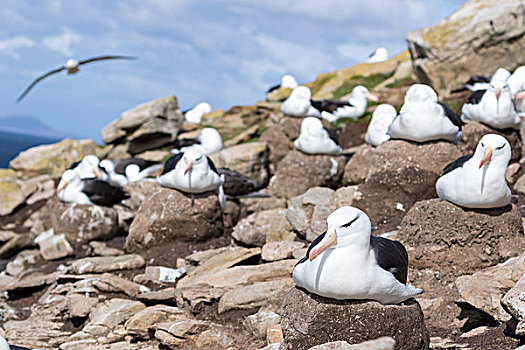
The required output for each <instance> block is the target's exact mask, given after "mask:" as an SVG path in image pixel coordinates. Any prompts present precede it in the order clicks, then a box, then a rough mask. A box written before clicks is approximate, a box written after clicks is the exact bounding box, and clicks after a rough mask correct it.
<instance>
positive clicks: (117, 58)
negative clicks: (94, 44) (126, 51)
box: [78, 56, 137, 66]
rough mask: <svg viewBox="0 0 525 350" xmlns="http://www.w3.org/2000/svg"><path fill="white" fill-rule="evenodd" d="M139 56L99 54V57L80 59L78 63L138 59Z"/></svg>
mask: <svg viewBox="0 0 525 350" xmlns="http://www.w3.org/2000/svg"><path fill="white" fill-rule="evenodd" d="M136 59H137V57H135V56H97V57H91V58H88V59H85V60H82V61H78V65H79V66H80V65H82V64H86V63H91V62H95V61H103V60H136Z"/></svg>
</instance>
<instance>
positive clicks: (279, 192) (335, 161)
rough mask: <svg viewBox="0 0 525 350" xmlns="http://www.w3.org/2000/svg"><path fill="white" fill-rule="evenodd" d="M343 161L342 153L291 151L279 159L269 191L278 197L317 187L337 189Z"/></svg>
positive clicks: (298, 193)
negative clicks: (318, 153)
mask: <svg viewBox="0 0 525 350" xmlns="http://www.w3.org/2000/svg"><path fill="white" fill-rule="evenodd" d="M345 163H346V162H345V158H344V156H328V155H308V154H305V153H302V152H299V151H297V150H292V151H290V152H288V154H287V155H286V157H284V159H283V160H282V161H280V162H279V164H278V166H277V172H276V173H275V175H274V176H273V177H272V178H271V179H270V185H269V188H268V191H269V192H270V193H271V194H272V195H274V196H277V197H282V198H292V197H295V196H298V195H300V194H302V193H304V192H306V190H308V189H309V188H312V187H316V186H322V187H334V188H337V187H338V186H339V185H340V184H341V180H342V178H343V172H344V167H345Z"/></svg>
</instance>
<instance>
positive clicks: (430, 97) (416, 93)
mask: <svg viewBox="0 0 525 350" xmlns="http://www.w3.org/2000/svg"><path fill="white" fill-rule="evenodd" d="M437 101H438V97H437V94H436V92H435V91H434V89H432V87H430V86H428V85H425V84H414V85H412V86H411V87H410V88H409V89H408V91H407V92H406V94H405V103H417V102H433V103H437Z"/></svg>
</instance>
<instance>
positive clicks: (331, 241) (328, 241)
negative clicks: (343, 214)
mask: <svg viewBox="0 0 525 350" xmlns="http://www.w3.org/2000/svg"><path fill="white" fill-rule="evenodd" d="M336 243H337V235H336V233H335V228H333V227H332V226H330V227H329V228H328V231H326V233H325V235H324V238H323V239H322V240H321V242H319V243H317V245H316V246H315V247H313V249H312V250H310V255H309V256H308V259H310V261H312V260H314V259H315V258H316V257H318V256H319V255H320V254H321V253H322V252H324V251H325V250H327V249H328V248H330V247H332V246H334V245H335V244H336Z"/></svg>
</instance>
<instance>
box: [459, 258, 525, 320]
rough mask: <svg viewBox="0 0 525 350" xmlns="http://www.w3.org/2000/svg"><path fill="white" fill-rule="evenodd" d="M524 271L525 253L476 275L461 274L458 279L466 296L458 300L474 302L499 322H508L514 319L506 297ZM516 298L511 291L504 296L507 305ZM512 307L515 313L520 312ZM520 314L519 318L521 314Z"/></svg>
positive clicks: (475, 305)
mask: <svg viewBox="0 0 525 350" xmlns="http://www.w3.org/2000/svg"><path fill="white" fill-rule="evenodd" d="M523 273H525V256H524V255H521V256H519V257H515V258H511V259H509V260H507V261H505V262H504V263H501V264H498V265H496V266H492V267H489V268H486V269H484V270H480V271H477V272H475V273H474V274H472V275H465V276H460V277H458V278H457V279H456V282H455V283H456V287H457V288H458V291H459V294H460V295H461V298H462V299H460V300H458V301H459V302H464V303H468V304H470V305H472V306H473V307H474V308H476V309H478V310H481V311H483V312H485V313H487V314H489V315H490V316H492V317H493V318H494V319H495V320H497V321H500V322H506V321H508V320H510V318H511V315H510V314H509V313H508V312H507V311H506V310H505V309H504V308H503V306H502V297H503V296H504V295H505V293H506V292H507V291H508V290H509V289H510V288H511V287H513V286H514V285H515V284H516V282H518V281H519V280H520V278H521V277H522V276H523ZM518 288H519V287H518ZM509 293H510V292H509ZM512 299H514V298H512V294H510V295H509V297H507V298H506V299H504V301H505V304H506V305H509V304H512V301H511V300H512ZM510 310H511V312H512V313H513V314H515V312H516V311H517V310H514V309H510ZM516 316H518V317H519V314H516Z"/></svg>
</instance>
